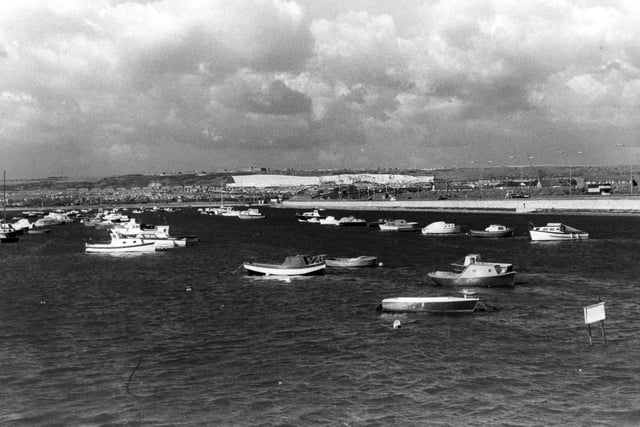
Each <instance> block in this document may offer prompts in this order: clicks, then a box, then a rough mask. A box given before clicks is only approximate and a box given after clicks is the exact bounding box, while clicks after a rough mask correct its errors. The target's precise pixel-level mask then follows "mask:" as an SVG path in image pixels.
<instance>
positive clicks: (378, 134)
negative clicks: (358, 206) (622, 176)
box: [0, 0, 640, 178]
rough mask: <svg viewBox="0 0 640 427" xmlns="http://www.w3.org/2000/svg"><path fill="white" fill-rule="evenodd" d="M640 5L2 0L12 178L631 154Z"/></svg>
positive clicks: (4, 161) (636, 144)
mask: <svg viewBox="0 0 640 427" xmlns="http://www.w3.org/2000/svg"><path fill="white" fill-rule="evenodd" d="M638 22H640V2H637V1H633V0H629V1H622V0H621V1H616V0H611V1H595V0H541V1H538V0H527V1H515V0H510V1H507V0H443V1H430V0H423V1H414V0H375V1H374V0H371V1H364V0H352V1H349V0H323V1H318V0H298V1H286V0H234V1H228V0H219V1H218V0H209V1H204V0H162V1H121V0H86V1H80V0H65V1H54V0H49V1H44V0H42V1H39V0H7V1H2V2H0V167H2V168H3V169H4V170H5V171H6V173H7V176H8V177H12V178H29V177H33V178H35V177H44V176H59V175H65V176H106V175H122V174H129V173H143V174H150V173H161V172H172V171H182V172H186V171H194V170H199V171H208V172H211V171H217V170H223V169H227V170H237V169H245V168H249V167H257V168H270V169H284V168H294V169H343V168H350V169H360V168H366V169H372V168H384V169H386V168H401V169H406V168H440V167H459V168H464V167H493V166H498V165H536V164H545V165H553V164H557V165H582V164H590V165H593V164H602V165H624V164H636V165H637V164H640V25H638Z"/></svg>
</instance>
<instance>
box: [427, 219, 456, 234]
mask: <svg viewBox="0 0 640 427" xmlns="http://www.w3.org/2000/svg"><path fill="white" fill-rule="evenodd" d="M460 230H461V227H460V226H459V225H456V224H453V223H450V222H444V221H436V222H432V223H431V224H429V225H427V226H426V227H424V228H423V229H422V234H434V235H438V234H455V233H460Z"/></svg>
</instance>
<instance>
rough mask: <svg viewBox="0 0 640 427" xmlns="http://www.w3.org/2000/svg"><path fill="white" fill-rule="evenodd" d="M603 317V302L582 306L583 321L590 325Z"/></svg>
mask: <svg viewBox="0 0 640 427" xmlns="http://www.w3.org/2000/svg"><path fill="white" fill-rule="evenodd" d="M604 319H605V314H604V302H600V303H598V304H593V305H589V306H587V307H585V308H584V323H585V324H587V325H590V324H592V323H595V322H600V321H601V320H604Z"/></svg>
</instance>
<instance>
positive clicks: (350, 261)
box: [326, 255, 378, 267]
mask: <svg viewBox="0 0 640 427" xmlns="http://www.w3.org/2000/svg"><path fill="white" fill-rule="evenodd" d="M377 260H378V258H377V257H375V256H367V255H361V256H358V257H354V258H334V257H328V258H327V259H326V262H327V266H328V267H371V266H374V265H375V264H376V261H377Z"/></svg>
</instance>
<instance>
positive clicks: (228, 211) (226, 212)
mask: <svg viewBox="0 0 640 427" xmlns="http://www.w3.org/2000/svg"><path fill="white" fill-rule="evenodd" d="M213 214H214V215H218V216H238V215H240V211H237V210H235V209H233V206H220V207H219V208H213Z"/></svg>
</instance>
